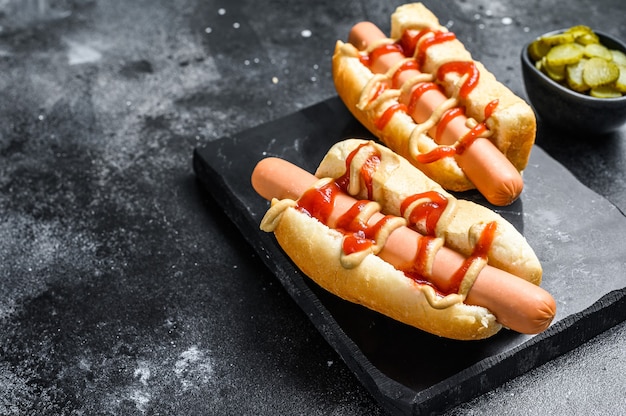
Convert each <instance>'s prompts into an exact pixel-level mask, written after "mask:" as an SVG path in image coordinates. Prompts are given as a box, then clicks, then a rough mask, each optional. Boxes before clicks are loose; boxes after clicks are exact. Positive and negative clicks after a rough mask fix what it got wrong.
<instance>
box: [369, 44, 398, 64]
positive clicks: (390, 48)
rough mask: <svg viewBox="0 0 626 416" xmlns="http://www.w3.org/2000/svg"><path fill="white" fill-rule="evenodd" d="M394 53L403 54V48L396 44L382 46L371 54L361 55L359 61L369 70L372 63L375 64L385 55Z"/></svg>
mask: <svg viewBox="0 0 626 416" xmlns="http://www.w3.org/2000/svg"><path fill="white" fill-rule="evenodd" d="M393 52H400V53H402V47H401V46H400V45H398V44H396V43H388V44H384V45H380V46H377V47H376V48H374V49H373V50H371V51H370V53H369V54H360V56H359V61H361V63H362V64H363V65H365V66H366V67H368V68H369V67H370V66H371V65H372V62H374V61H375V60H377V59H378V58H380V57H381V56H383V55H386V54H388V53H393Z"/></svg>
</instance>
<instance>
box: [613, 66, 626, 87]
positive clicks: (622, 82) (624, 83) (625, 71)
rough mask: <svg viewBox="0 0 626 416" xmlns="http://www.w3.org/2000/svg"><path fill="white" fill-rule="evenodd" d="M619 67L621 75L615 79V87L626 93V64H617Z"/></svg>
mask: <svg viewBox="0 0 626 416" xmlns="http://www.w3.org/2000/svg"><path fill="white" fill-rule="evenodd" d="M617 66H618V67H619V77H617V79H616V80H615V84H614V85H615V88H616V89H617V90H618V91H619V92H621V93H626V65H617Z"/></svg>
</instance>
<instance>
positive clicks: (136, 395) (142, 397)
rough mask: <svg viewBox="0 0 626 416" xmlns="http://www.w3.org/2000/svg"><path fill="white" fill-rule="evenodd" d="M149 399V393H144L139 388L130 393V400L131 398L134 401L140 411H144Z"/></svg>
mask: <svg viewBox="0 0 626 416" xmlns="http://www.w3.org/2000/svg"><path fill="white" fill-rule="evenodd" d="M150 399H151V396H150V393H146V392H144V391H141V390H135V391H133V392H131V393H130V400H132V401H133V402H134V403H135V407H136V408H137V410H139V411H140V412H145V411H146V408H147V406H148V403H150Z"/></svg>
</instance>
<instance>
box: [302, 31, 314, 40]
mask: <svg viewBox="0 0 626 416" xmlns="http://www.w3.org/2000/svg"><path fill="white" fill-rule="evenodd" d="M312 34H313V32H311V31H310V30H309V29H304V30H303V31H302V32H300V35H301V36H302V37H303V38H310V37H311V35H312Z"/></svg>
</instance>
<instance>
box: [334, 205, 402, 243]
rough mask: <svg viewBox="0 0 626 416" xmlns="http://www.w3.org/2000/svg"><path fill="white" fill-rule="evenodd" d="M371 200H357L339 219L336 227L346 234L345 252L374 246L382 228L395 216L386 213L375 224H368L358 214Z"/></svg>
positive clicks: (344, 241)
mask: <svg viewBox="0 0 626 416" xmlns="http://www.w3.org/2000/svg"><path fill="white" fill-rule="evenodd" d="M370 202H371V201H368V200H363V201H357V202H356V203H355V204H354V205H353V206H352V207H351V208H350V209H349V210H348V211H346V212H345V213H344V214H343V215H342V216H341V217H339V219H338V220H337V225H336V229H337V230H338V231H341V232H342V233H343V234H344V239H343V252H344V253H345V254H352V253H357V252H359V251H364V250H367V249H368V248H370V247H371V246H373V245H374V244H375V243H376V236H377V235H378V233H379V231H380V229H381V228H382V227H384V226H385V224H387V222H388V221H390V220H391V219H393V216H390V215H386V216H384V217H383V218H381V219H380V220H379V221H377V222H376V223H375V224H373V225H371V226H370V225H368V224H367V222H366V221H364V220H362V219H361V218H359V217H358V215H359V214H360V213H361V211H363V209H365V206H366V205H367V204H368V203H370Z"/></svg>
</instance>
